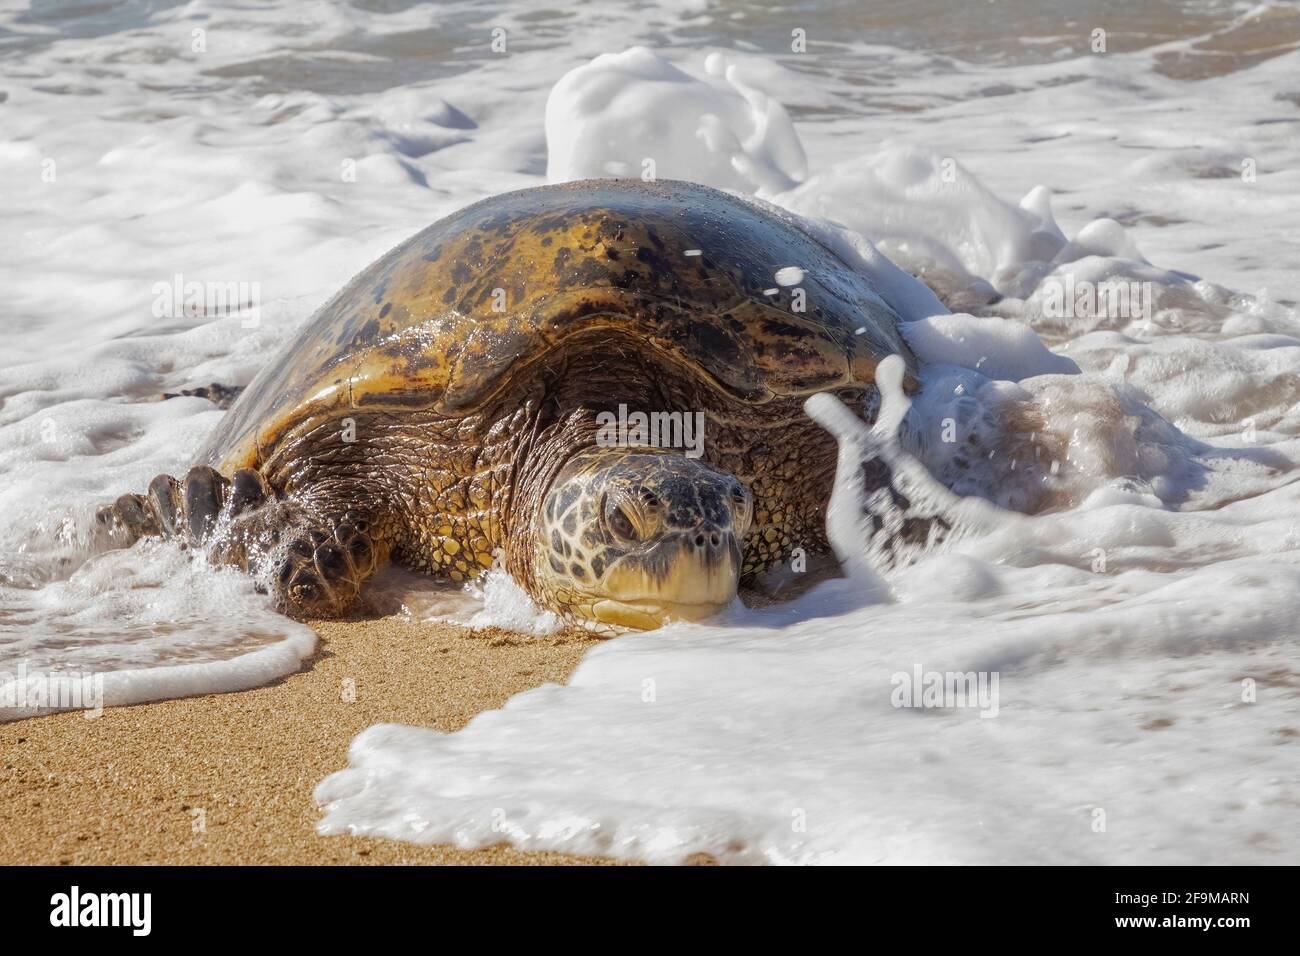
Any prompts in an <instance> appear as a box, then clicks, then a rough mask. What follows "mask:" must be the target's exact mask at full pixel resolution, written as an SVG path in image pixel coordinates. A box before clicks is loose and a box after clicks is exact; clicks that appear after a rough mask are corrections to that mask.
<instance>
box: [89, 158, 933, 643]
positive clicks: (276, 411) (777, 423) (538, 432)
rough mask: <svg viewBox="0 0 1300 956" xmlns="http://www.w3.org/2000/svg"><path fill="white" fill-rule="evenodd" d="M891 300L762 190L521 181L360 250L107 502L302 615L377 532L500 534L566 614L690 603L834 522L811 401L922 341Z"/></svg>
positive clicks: (408, 556)
mask: <svg viewBox="0 0 1300 956" xmlns="http://www.w3.org/2000/svg"><path fill="white" fill-rule="evenodd" d="M782 270H785V277H784V278H785V281H786V284H784V285H782V284H778V282H777V281H776V280H775V279H774V275H775V274H776V273H778V272H779V271H782ZM791 276H795V277H796V280H795V281H796V284H794V285H791V284H790V277H791ZM898 326H899V317H898V316H897V315H896V314H895V313H894V312H893V311H892V310H891V309H890V307H889V306H888V305H886V304H885V302H884V300H883V299H882V298H881V297H880V295H879V294H878V293H877V291H876V290H875V289H874V288H873V286H872V284H871V282H870V280H869V279H867V278H866V277H865V276H864V275H863V274H861V273H860V272H858V271H855V270H854V269H853V268H851V267H850V266H849V265H848V264H847V263H846V262H845V261H844V259H842V258H841V257H840V256H839V255H837V253H836V252H834V251H832V250H831V249H830V248H829V247H828V246H827V245H825V244H824V243H823V242H822V241H820V240H819V239H817V238H815V237H814V236H813V235H811V234H810V233H809V232H807V231H805V230H804V229H802V228H801V227H799V226H797V225H795V224H793V223H792V222H791V221H789V220H788V219H787V218H785V217H782V216H780V215H777V214H775V213H774V212H770V211H768V210H766V209H764V208H763V207H761V206H759V205H757V204H755V203H751V202H748V201H745V200H742V199H738V198H736V197H733V196H731V195H728V194H726V193H723V192H719V191H717V190H714V189H711V188H708V187H705V186H700V185H694V184H690V183H684V182H668V181H659V182H649V183H648V182H642V181H640V180H592V181H584V182H573V183H566V184H563V185H551V186H542V187H537V188H532V189H524V190H520V191H517V192H511V193H507V194H504V195H500V196H496V197H493V198H490V199H486V200H483V201H481V202H478V203H476V204H474V205H472V206H469V207H467V208H464V209H462V210H460V211H459V212H456V213H453V214H452V215H450V216H448V217H447V218H445V219H443V220H441V221H439V222H437V223H435V224H434V225H432V226H429V227H428V228H427V229H425V230H423V231H422V232H420V233H418V234H417V235H415V236H414V237H412V238H411V239H409V240H407V241H406V242H404V243H402V244H401V245H400V246H398V247H397V248H395V249H393V250H392V251H391V252H389V253H388V254H387V255H385V256H383V257H382V258H381V259H379V260H378V261H377V262H375V263H374V264H373V265H371V266H370V267H369V268H367V269H366V270H365V271H364V272H362V273H361V274H360V275H358V276H357V277H356V278H354V279H353V280H352V281H351V282H350V283H348V285H347V286H346V287H345V288H344V289H343V291H341V292H340V293H338V294H337V295H336V296H335V297H334V298H333V299H332V300H331V301H329V302H328V303H327V304H326V305H325V306H323V307H322V308H321V309H320V311H319V312H318V313H317V314H316V315H315V316H314V317H313V318H312V319H311V320H310V321H309V322H308V323H307V324H306V325H305V326H304V327H303V328H302V330H301V331H300V332H299V333H298V334H297V335H296V336H295V337H294V338H293V340H292V341H291V342H290V343H289V344H288V345H287V347H285V348H284V349H283V351H282V352H281V353H280V354H279V355H277V356H276V357H275V358H274V359H273V360H272V361H271V362H270V363H269V364H268V365H267V367H266V368H264V369H263V370H262V372H261V373H260V374H259V375H258V376H257V377H256V378H255V379H254V380H253V382H252V383H251V384H250V385H249V387H248V388H247V389H246V390H245V391H244V393H243V394H242V395H240V396H239V398H238V400H237V401H235V403H234V405H233V406H232V407H231V409H230V410H229V412H227V414H226V417H225V419H224V420H223V421H222V422H221V424H220V425H219V426H218V427H217V429H216V431H215V433H214V434H213V435H212V437H211V438H210V439H209V440H208V442H207V444H206V446H205V447H204V448H203V450H202V452H201V453H200V456H199V461H198V463H197V464H196V466H195V467H194V468H193V469H191V470H190V471H189V473H188V474H187V475H186V476H185V478H184V479H183V480H181V481H177V480H176V479H174V478H172V477H169V476H167V475H159V476H158V477H157V478H155V479H154V481H153V482H152V483H151V484H150V487H149V490H148V493H147V494H145V495H125V496H123V497H122V498H119V499H118V501H117V502H116V503H115V504H114V505H110V506H108V507H107V508H105V509H101V511H100V514H99V519H100V521H101V522H103V523H105V524H107V525H109V526H110V527H112V528H114V529H122V531H123V532H124V533H125V535H126V536H127V537H128V538H129V539H131V540H134V538H136V537H139V536H141V535H147V534H177V535H182V536H184V537H186V538H187V539H189V540H190V541H191V542H192V543H194V544H199V545H202V546H203V547H204V548H206V549H207V550H208V551H209V552H210V553H211V554H212V555H213V556H214V557H215V558H216V559H217V560H220V561H224V562H230V563H235V564H238V565H240V566H242V567H244V568H246V569H249V570H251V571H254V572H256V573H259V574H260V575H261V577H262V579H263V581H264V582H265V584H266V586H267V587H269V589H270V590H271V592H272V593H273V594H274V595H275V597H276V599H277V601H278V603H279V605H280V607H281V608H282V609H284V610H285V611H286V612H287V613H289V614H291V615H293V616H296V617H330V616H337V615H340V614H344V613H346V612H348V610H349V608H350V607H351V606H352V605H353V604H354V603H355V601H356V599H357V596H358V592H359V591H360V589H361V587H362V585H363V583H364V582H365V581H366V579H367V577H368V576H369V575H370V574H371V573H372V572H373V571H374V570H375V568H376V567H377V566H379V565H380V564H382V563H383V562H384V561H386V560H389V559H391V560H394V561H397V562H399V563H401V564H402V565H405V566H407V567H409V568H412V569H415V570H418V571H423V572H427V573H429V574H433V575H437V576H442V577H446V578H450V579H451V580H453V581H466V580H469V579H471V578H473V577H475V576H476V575H477V574H479V573H481V572H482V571H484V570H485V569H487V568H489V567H491V566H492V565H493V564H494V563H495V562H498V561H500V562H501V563H502V565H503V566H504V568H505V569H506V570H507V571H508V572H509V573H510V575H511V576H512V577H513V578H514V579H515V580H516V581H517V582H518V583H519V584H520V585H522V586H523V587H524V588H525V589H526V590H527V591H528V593H529V594H530V595H531V596H532V597H533V598H534V599H535V600H536V601H537V602H538V603H539V604H540V605H542V606H544V607H546V608H550V609H552V610H554V611H557V612H559V613H561V614H562V615H565V616H568V617H571V618H581V619H587V620H589V621H595V622H602V623H605V624H611V625H623V626H630V627H637V628H648V627H654V626H658V625H659V624H660V623H662V622H663V621H664V620H669V619H678V618H685V619H695V618H699V617H702V616H705V615H708V614H711V613H713V612H715V611H717V610H718V609H719V608H721V607H723V606H725V605H727V604H728V603H730V602H731V601H732V600H733V599H734V598H735V596H736V593H737V586H738V583H740V582H742V581H747V580H749V579H753V578H754V577H756V576H758V575H760V574H762V573H763V572H765V571H768V570H771V569H773V568H775V567H776V566H777V565H780V564H781V563H782V562H785V561H787V560H788V559H790V557H791V555H792V554H795V553H796V549H802V553H803V554H804V555H815V554H817V553H819V552H825V551H826V550H827V547H828V545H827V538H826V529H825V520H824V519H825V509H826V502H827V499H828V497H829V494H830V488H831V483H832V480H833V477H834V471H835V462H836V445H835V441H834V440H833V439H832V438H831V436H830V435H829V434H827V433H826V432H825V431H823V430H822V429H821V428H820V427H818V426H817V425H816V424H814V423H813V422H812V421H811V420H810V419H809V418H808V417H807V416H806V415H805V414H804V411H803V402H804V400H805V399H806V398H807V397H808V396H810V395H812V394H814V393H818V392H830V393H832V394H835V395H837V396H839V397H840V398H842V399H844V400H845V401H846V402H847V403H848V404H849V405H850V406H851V407H853V408H855V409H863V408H864V407H865V405H866V403H867V402H868V401H869V399H870V397H871V395H872V394H873V393H874V385H873V381H874V375H875V370H876V366H877V363H878V362H879V361H881V360H882V359H883V358H884V357H885V356H888V355H899V356H901V357H902V359H903V361H904V362H905V363H906V365H907V368H908V369H914V368H915V365H914V359H913V357H912V355H911V353H910V351H909V350H908V347H907V345H906V344H905V342H904V341H903V338H902V336H901V335H900V333H899V330H898ZM909 383H910V379H909ZM638 413H640V414H643V415H646V416H647V418H648V420H649V421H650V422H651V423H652V424H654V423H658V424H659V425H663V426H670V428H669V431H670V435H669V436H668V437H669V438H670V439H672V440H669V441H667V442H665V441H664V435H663V434H662V433H661V434H660V435H659V436H658V437H659V441H658V443H657V446H656V443H655V442H654V438H655V436H654V435H645V434H638V433H637V432H638V429H639V426H640V424H641V421H642V420H641V419H639V418H638V417H637V415H638ZM664 413H676V414H677V415H691V416H693V415H697V414H698V415H702V419H700V420H701V421H702V422H703V427H704V435H703V442H702V444H701V445H699V446H698V447H696V448H694V449H693V448H683V447H668V446H671V445H673V444H674V441H676V443H677V444H679V445H680V444H684V442H682V441H680V435H679V433H678V432H677V431H675V430H674V429H675V427H676V426H679V425H680V424H681V423H682V422H681V419H679V418H673V416H671V415H666V414H664ZM615 416H619V417H618V421H619V422H622V423H628V424H629V425H630V427H631V432H632V433H631V434H629V433H628V432H626V431H622V430H620V429H619V428H617V427H613V426H612V424H611V423H612V421H613V420H614V417H615ZM688 427H689V424H688Z"/></svg>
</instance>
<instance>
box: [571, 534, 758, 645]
mask: <svg viewBox="0 0 1300 956" xmlns="http://www.w3.org/2000/svg"><path fill="white" fill-rule="evenodd" d="M740 553H741V552H740V541H739V539H738V538H737V536H736V535H735V533H734V532H732V531H731V530H730V529H721V528H717V527H711V526H707V525H706V526H701V527H698V528H696V529H694V530H692V531H686V532H678V533H675V534H672V535H668V536H665V538H664V539H663V540H662V541H659V542H657V543H656V544H655V546H654V547H653V548H650V549H648V550H647V551H645V552H642V553H640V554H637V555H635V556H631V555H629V556H628V557H627V558H624V559H623V560H622V561H620V562H619V563H618V564H617V565H616V566H615V567H613V568H611V569H610V571H609V573H608V574H607V575H606V577H605V581H604V588H605V592H606V595H607V596H606V597H604V598H603V599H601V600H599V601H597V602H596V603H595V604H594V605H593V606H592V609H591V616H592V617H593V618H595V619H596V620H597V621H600V622H602V623H605V624H615V625H618V626H620V627H632V628H637V629H639V630H651V629H653V628H656V627H660V626H662V625H664V624H667V623H669V622H671V621H699V620H703V619H704V618H708V617H712V616H713V615H715V614H717V613H718V612H719V611H721V610H723V609H724V608H726V607H727V606H729V605H730V604H731V603H732V602H733V601H734V600H735V599H736V588H737V585H738V584H739V582H740V563H741V562H740Z"/></svg>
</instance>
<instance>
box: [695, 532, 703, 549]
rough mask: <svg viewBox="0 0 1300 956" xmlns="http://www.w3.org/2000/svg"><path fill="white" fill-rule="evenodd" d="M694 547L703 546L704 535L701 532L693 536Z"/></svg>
mask: <svg viewBox="0 0 1300 956" xmlns="http://www.w3.org/2000/svg"><path fill="white" fill-rule="evenodd" d="M695 547H697V548H702V547H704V535H703V534H697V535H696V536H695Z"/></svg>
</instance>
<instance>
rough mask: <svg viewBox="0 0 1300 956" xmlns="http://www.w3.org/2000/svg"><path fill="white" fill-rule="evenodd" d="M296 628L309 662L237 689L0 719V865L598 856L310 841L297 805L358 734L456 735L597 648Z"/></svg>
mask: <svg viewBox="0 0 1300 956" xmlns="http://www.w3.org/2000/svg"><path fill="white" fill-rule="evenodd" d="M310 626H311V627H312V628H313V629H314V630H315V631H316V633H317V634H318V635H319V637H320V644H319V645H318V647H317V650H316V653H315V655H314V656H312V657H311V658H309V659H308V660H306V661H304V662H303V666H302V669H301V670H299V671H297V672H295V673H293V674H290V675H289V676H287V677H284V678H281V679H280V680H278V681H276V682H274V683H272V684H269V685H266V686H263V687H259V688H256V689H254V690H247V691H239V692H234V693H226V694H207V695H203V696H199V697H186V698H180V699H176V700H164V701H157V702H154V703H148V704H135V705H131V706H127V707H114V708H108V709H106V710H105V711H104V712H103V714H102V715H100V716H99V717H97V718H95V719H92V720H87V719H86V717H85V716H84V715H83V713H81V712H77V711H73V712H64V713H58V714H51V715H48V716H44V717H32V718H27V719H23V720H17V721H13V722H10V723H5V724H0V754H3V756H2V757H0V863H3V864H47V865H96V864H100V865H102V864H119V865H120V864H255V865H256V864H294V865H330V864H372V863H373V864H384V863H387V864H434V865H555V864H611V863H614V862H615V861H611V860H601V859H595V858H589V857H577V856H568V855H565V854H561V853H547V852H524V851H520V850H516V849H514V848H511V847H509V846H507V845H505V844H501V845H497V846H493V847H487V848H483V849H474V850H463V849H459V848H457V847H453V846H446V845H435V846H421V845H417V844H413V843H401V842H397V841H392V840H386V839H379V838H370V837H352V836H319V835H317V833H316V831H315V824H316V821H317V820H318V819H320V816H321V814H320V811H319V809H318V808H317V806H316V803H315V801H314V800H313V799H312V790H313V789H314V788H315V786H316V784H317V783H319V782H320V780H322V779H323V778H324V777H325V776H326V775H327V774H329V773H331V772H333V771H335V770H339V769H342V768H343V767H345V766H346V765H347V749H348V746H349V744H351V742H352V739H353V738H354V737H355V736H356V735H357V733H358V732H360V731H361V730H364V729H365V728H366V727H369V726H371V725H372V724H376V723H383V722H394V723H406V724H417V725H420V726H425V727H434V728H436V729H438V730H443V731H455V730H458V729H460V728H461V727H463V726H464V725H465V724H466V723H468V722H469V720H470V719H471V718H473V717H474V716H475V715H476V714H478V713H480V712H482V711H485V710H491V709H494V708H497V707H500V706H501V705H502V704H504V703H505V701H506V700H507V699H508V698H509V697H511V696H512V695H514V694H516V693H519V692H520V691H523V690H527V689H528V688H531V687H536V686H538V685H540V684H543V683H548V682H557V683H563V682H564V681H566V680H567V679H568V676H569V674H570V673H571V672H572V671H573V668H574V667H575V666H577V663H578V661H579V660H581V659H582V656H583V654H584V653H585V652H586V651H587V649H588V648H590V647H591V646H592V645H594V644H596V643H598V639H597V638H594V637H592V636H591V635H589V634H586V633H583V632H578V631H572V632H570V631H566V632H562V633H560V634H556V635H550V636H546V637H525V636H522V635H519V634H514V633H510V632H505V631H495V630H485V631H481V632H477V633H476V632H472V631H470V630H469V629H468V628H465V627H460V626H457V625H452V624H444V623H413V622H410V621H407V620H405V619H403V618H400V617H396V616H389V617H379V618H369V619H363V620H348V621H313V622H310ZM348 681H350V682H351V683H350V684H348V683H347V682H348ZM348 687H350V688H352V689H354V695H353V696H354V697H355V700H353V701H351V702H349V701H347V700H345V699H344V697H345V696H346V695H345V688H348Z"/></svg>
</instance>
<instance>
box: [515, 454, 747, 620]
mask: <svg viewBox="0 0 1300 956" xmlns="http://www.w3.org/2000/svg"><path fill="white" fill-rule="evenodd" d="M753 511H754V508H753V498H752V497H751V495H750V493H749V489H747V488H746V487H745V486H744V485H743V484H742V483H741V482H740V481H738V480H737V479H735V478H733V477H732V476H730V475H727V474H723V473H721V472H717V471H714V470H713V469H712V468H710V467H708V466H707V465H705V464H703V463H701V462H700V461H698V460H696V459H692V458H688V457H686V456H685V455H683V454H681V453H680V452H668V451H659V450H658V449H644V448H592V449H588V450H586V451H583V452H581V453H579V454H578V455H577V456H576V457H575V458H573V459H572V460H570V461H569V463H568V464H567V465H566V466H565V467H564V468H563V469H562V470H561V471H560V473H559V474H558V475H557V476H556V478H555V480H554V481H553V482H552V483H551V487H550V489H549V490H548V492H547V494H546V496H545V499H544V500H543V502H542V506H541V508H540V510H539V512H538V515H537V518H536V519H535V522H534V531H535V542H536V559H535V560H534V562H533V573H534V579H535V583H536V586H537V590H538V591H539V596H540V597H541V598H542V599H543V600H544V601H545V602H546V603H547V604H549V605H550V606H552V607H555V608H557V609H559V610H561V611H563V612H565V613H568V614H572V615H575V616H577V617H583V618H588V619H591V620H594V621H599V622H601V623H605V624H615V625H621V626H624V627H634V628H641V629H649V628H654V627H658V626H659V625H660V624H663V623H665V622H667V621H672V620H695V619H698V618H702V617H707V616H709V615H710V614H713V613H715V612H717V611H719V610H721V609H722V608H724V607H726V606H727V605H728V604H730V603H731V602H732V600H733V599H734V598H735V596H736V585H737V582H738V581H739V579H740V564H741V560H740V556H741V543H742V542H743V541H744V537H745V532H746V531H748V530H749V525H750V522H751V521H752V519H753Z"/></svg>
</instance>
